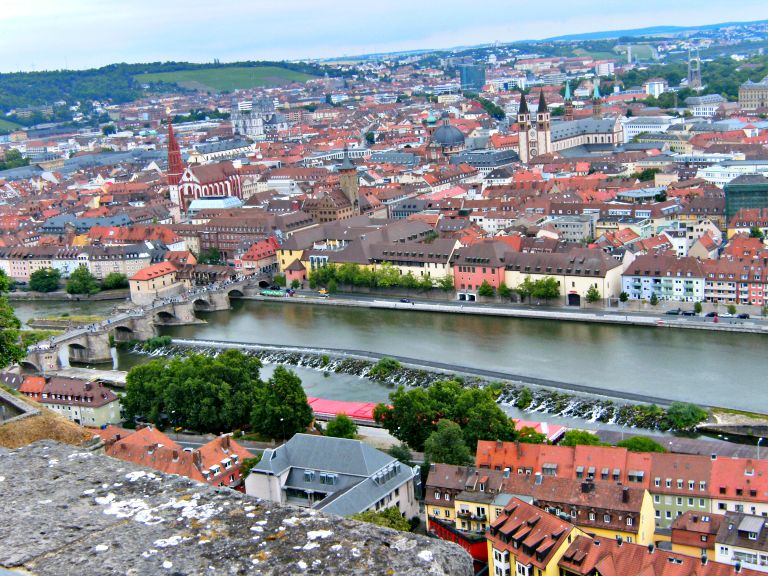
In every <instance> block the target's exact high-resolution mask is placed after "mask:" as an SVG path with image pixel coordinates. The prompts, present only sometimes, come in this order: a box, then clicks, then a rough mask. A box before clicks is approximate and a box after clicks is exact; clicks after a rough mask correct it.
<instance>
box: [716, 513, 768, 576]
mask: <svg viewBox="0 0 768 576" xmlns="http://www.w3.org/2000/svg"><path fill="white" fill-rule="evenodd" d="M766 522H768V521H767V520H766V518H765V517H764V516H753V515H749V514H742V513H736V512H728V513H727V514H726V515H725V520H724V521H723V522H722V523H721V524H720V530H718V532H717V536H716V537H715V560H716V561H717V562H722V563H724V564H731V565H735V564H736V563H737V562H738V563H740V564H741V566H742V567H743V568H749V569H751V570H757V571H759V572H766V573H768V524H766Z"/></svg>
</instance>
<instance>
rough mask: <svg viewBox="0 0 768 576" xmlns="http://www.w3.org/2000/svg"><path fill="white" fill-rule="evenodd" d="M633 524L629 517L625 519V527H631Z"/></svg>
mask: <svg viewBox="0 0 768 576" xmlns="http://www.w3.org/2000/svg"><path fill="white" fill-rule="evenodd" d="M633 522H634V521H633V520H632V518H631V517H627V526H632V524H633Z"/></svg>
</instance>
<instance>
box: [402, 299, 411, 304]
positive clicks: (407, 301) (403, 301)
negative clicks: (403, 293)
mask: <svg viewBox="0 0 768 576" xmlns="http://www.w3.org/2000/svg"><path fill="white" fill-rule="evenodd" d="M400 302H402V303H403V304H410V303H411V300H410V299H409V298H400Z"/></svg>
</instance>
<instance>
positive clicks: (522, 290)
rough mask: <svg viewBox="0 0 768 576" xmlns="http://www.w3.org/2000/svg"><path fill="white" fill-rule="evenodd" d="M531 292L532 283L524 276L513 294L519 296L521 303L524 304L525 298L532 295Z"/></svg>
mask: <svg viewBox="0 0 768 576" xmlns="http://www.w3.org/2000/svg"><path fill="white" fill-rule="evenodd" d="M533 290H534V283H533V280H531V277H530V276H526V277H525V278H524V279H523V281H522V282H520V284H518V286H517V288H515V292H517V293H518V294H519V295H520V301H521V302H525V299H526V298H530V297H531V296H532V295H533Z"/></svg>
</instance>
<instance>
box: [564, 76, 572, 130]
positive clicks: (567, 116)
mask: <svg viewBox="0 0 768 576" xmlns="http://www.w3.org/2000/svg"><path fill="white" fill-rule="evenodd" d="M564 99H565V105H564V107H565V113H564V114H563V120H564V121H566V122H570V121H571V120H573V96H571V83H570V82H568V81H566V83H565V96H564Z"/></svg>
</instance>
